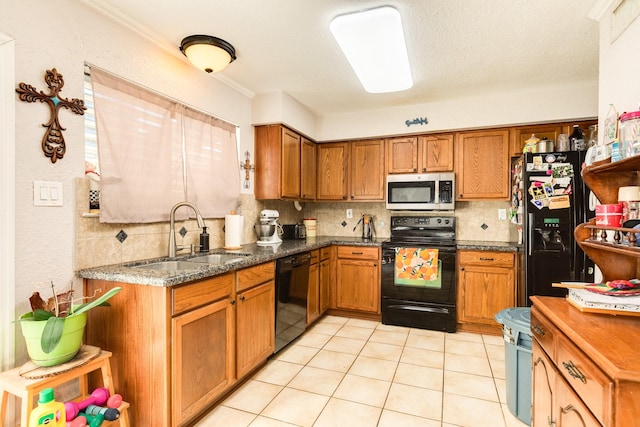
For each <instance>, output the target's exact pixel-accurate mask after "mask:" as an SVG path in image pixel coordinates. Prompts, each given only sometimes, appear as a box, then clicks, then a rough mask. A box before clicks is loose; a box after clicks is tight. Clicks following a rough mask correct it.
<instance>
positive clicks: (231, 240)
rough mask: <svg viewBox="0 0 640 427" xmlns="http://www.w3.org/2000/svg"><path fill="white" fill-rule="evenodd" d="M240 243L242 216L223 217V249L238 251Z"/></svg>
mask: <svg viewBox="0 0 640 427" xmlns="http://www.w3.org/2000/svg"><path fill="white" fill-rule="evenodd" d="M241 242H242V215H225V216H224V248H225V249H240V248H241Z"/></svg>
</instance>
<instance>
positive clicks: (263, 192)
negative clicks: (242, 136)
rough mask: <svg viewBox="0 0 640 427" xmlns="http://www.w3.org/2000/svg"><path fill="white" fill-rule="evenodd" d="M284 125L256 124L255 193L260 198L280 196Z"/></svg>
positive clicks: (276, 197) (266, 198) (277, 197)
mask: <svg viewBox="0 0 640 427" xmlns="http://www.w3.org/2000/svg"><path fill="white" fill-rule="evenodd" d="M281 140H282V126H279V125H269V126H256V128H255V143H254V150H255V153H254V158H255V161H254V162H255V163H254V164H255V171H254V172H255V175H254V176H255V183H254V193H255V196H256V199H258V200H268V199H279V198H280V178H281V177H280V174H281V170H280V169H281V167H280V162H281V161H282V152H281V151H282V146H281V145H282V144H281Z"/></svg>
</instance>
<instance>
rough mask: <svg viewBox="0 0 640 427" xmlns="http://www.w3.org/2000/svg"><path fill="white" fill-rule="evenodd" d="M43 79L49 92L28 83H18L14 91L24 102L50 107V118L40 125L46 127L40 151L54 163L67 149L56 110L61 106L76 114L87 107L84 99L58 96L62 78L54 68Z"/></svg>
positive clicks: (82, 113) (62, 84) (62, 83)
mask: <svg viewBox="0 0 640 427" xmlns="http://www.w3.org/2000/svg"><path fill="white" fill-rule="evenodd" d="M44 80H45V82H46V83H47V86H49V93H48V94H46V93H44V92H43V91H40V92H38V91H37V89H36V88H35V87H33V86H31V85H29V84H26V83H20V84H19V85H18V88H17V89H16V92H18V94H19V98H20V99H21V100H22V101H26V102H36V101H40V102H44V103H46V104H48V105H49V107H50V108H51V119H49V122H48V123H43V124H42V126H44V127H46V128H47V131H46V132H45V133H44V136H43V137H42V151H44V155H45V156H47V157H50V158H51V163H55V162H56V160H58V159H61V158H62V157H63V156H64V153H65V151H66V150H67V148H66V146H65V143H64V136H63V135H62V131H63V130H65V128H63V127H62V126H60V121H59V120H58V111H59V110H60V108H61V107H64V108H66V109H69V110H71V111H73V112H74V113H76V114H80V115H84V110H86V109H87V107H85V106H84V101H83V100H81V99H77V98H73V99H72V100H71V101H69V100H68V99H65V98H60V97H59V96H58V94H59V93H60V92H61V91H62V87H63V86H64V80H63V79H62V74H59V73H58V71H57V70H56V69H55V68H54V69H52V70H47V72H46V73H45V75H44Z"/></svg>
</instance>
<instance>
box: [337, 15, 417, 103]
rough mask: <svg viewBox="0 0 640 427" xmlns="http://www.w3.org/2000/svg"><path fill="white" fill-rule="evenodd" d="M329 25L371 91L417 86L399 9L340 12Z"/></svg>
mask: <svg viewBox="0 0 640 427" xmlns="http://www.w3.org/2000/svg"><path fill="white" fill-rule="evenodd" d="M329 28H330V29H331V33H332V34H333V37H335V39H336V40H337V41H338V45H339V46H340V48H341V49H342V51H343V52H344V54H345V56H346V57H347V59H348V60H349V63H350V64H351V67H352V68H353V70H354V71H355V72H356V75H357V76H358V78H359V79H360V82H361V83H362V86H364V89H365V90H366V91H367V92H370V93H385V92H398V91H401V90H405V89H409V88H410V87H411V86H413V79H412V78H411V69H410V68H409V58H408V56H407V47H406V45H405V41H404V31H403V29H402V20H401V19H400V12H398V10H397V9H395V8H393V7H391V6H383V7H379V8H375V9H369V10H366V11H363V12H355V13H349V14H346V15H340V16H337V17H335V18H334V19H333V21H331V24H330V26H329Z"/></svg>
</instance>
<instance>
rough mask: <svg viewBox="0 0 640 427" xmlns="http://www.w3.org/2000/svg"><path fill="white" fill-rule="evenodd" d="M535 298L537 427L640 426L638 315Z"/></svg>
mask: <svg viewBox="0 0 640 427" xmlns="http://www.w3.org/2000/svg"><path fill="white" fill-rule="evenodd" d="M532 302H533V307H532V309H531V331H532V335H533V338H534V340H533V351H532V356H533V359H532V372H533V378H532V387H533V390H532V404H533V411H532V426H534V427H543V426H544V427H548V426H556V427H563V426H564V427H575V426H587V427H591V426H593V427H597V426H606V427H624V426H634V425H637V423H638V420H640V405H638V403H637V396H638V395H640V368H639V367H638V363H637V357H636V355H637V343H638V340H640V323H638V320H637V318H633V317H628V316H612V315H610V314H595V313H583V312H581V311H580V310H578V309H577V308H575V307H573V306H572V305H570V304H569V303H568V302H567V301H566V300H565V299H564V298H555V297H539V296H534V297H532Z"/></svg>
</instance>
